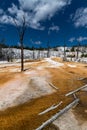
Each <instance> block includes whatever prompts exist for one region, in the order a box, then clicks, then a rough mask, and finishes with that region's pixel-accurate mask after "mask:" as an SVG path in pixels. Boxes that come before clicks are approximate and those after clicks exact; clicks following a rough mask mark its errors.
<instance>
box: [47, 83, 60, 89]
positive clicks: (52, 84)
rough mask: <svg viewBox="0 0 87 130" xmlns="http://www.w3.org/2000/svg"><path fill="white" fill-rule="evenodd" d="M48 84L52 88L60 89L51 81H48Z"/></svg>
mask: <svg viewBox="0 0 87 130" xmlns="http://www.w3.org/2000/svg"><path fill="white" fill-rule="evenodd" d="M48 84H49V85H50V86H51V87H52V88H54V89H56V90H58V89H59V88H57V87H56V86H54V85H53V84H52V83H50V82H48Z"/></svg>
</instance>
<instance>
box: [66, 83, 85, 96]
mask: <svg viewBox="0 0 87 130" xmlns="http://www.w3.org/2000/svg"><path fill="white" fill-rule="evenodd" d="M86 87H87V84H86V85H84V86H82V87H80V88H78V89H76V90H74V91H71V92H69V93H67V94H66V95H65V96H66V97H67V96H70V95H72V94H74V93H76V92H78V91H80V90H82V89H84V88H86Z"/></svg>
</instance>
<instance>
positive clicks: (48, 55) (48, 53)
mask: <svg viewBox="0 0 87 130" xmlns="http://www.w3.org/2000/svg"><path fill="white" fill-rule="evenodd" d="M49 57H50V46H49V41H48V43H47V58H49Z"/></svg>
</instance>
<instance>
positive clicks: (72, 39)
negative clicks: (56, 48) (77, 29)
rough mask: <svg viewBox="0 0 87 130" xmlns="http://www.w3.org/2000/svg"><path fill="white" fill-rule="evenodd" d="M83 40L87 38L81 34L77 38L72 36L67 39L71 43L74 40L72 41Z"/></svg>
mask: <svg viewBox="0 0 87 130" xmlns="http://www.w3.org/2000/svg"><path fill="white" fill-rule="evenodd" d="M85 40H87V37H83V36H80V37H78V38H75V37H72V38H70V39H69V41H70V42H71V43H72V42H74V41H77V42H82V41H85Z"/></svg>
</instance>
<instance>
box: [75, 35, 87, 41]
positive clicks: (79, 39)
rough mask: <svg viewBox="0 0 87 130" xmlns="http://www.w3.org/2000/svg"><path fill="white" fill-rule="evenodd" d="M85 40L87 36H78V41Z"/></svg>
mask: <svg viewBox="0 0 87 130" xmlns="http://www.w3.org/2000/svg"><path fill="white" fill-rule="evenodd" d="M85 40H87V37H82V36H80V37H79V38H77V41H78V42H82V41H85Z"/></svg>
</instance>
